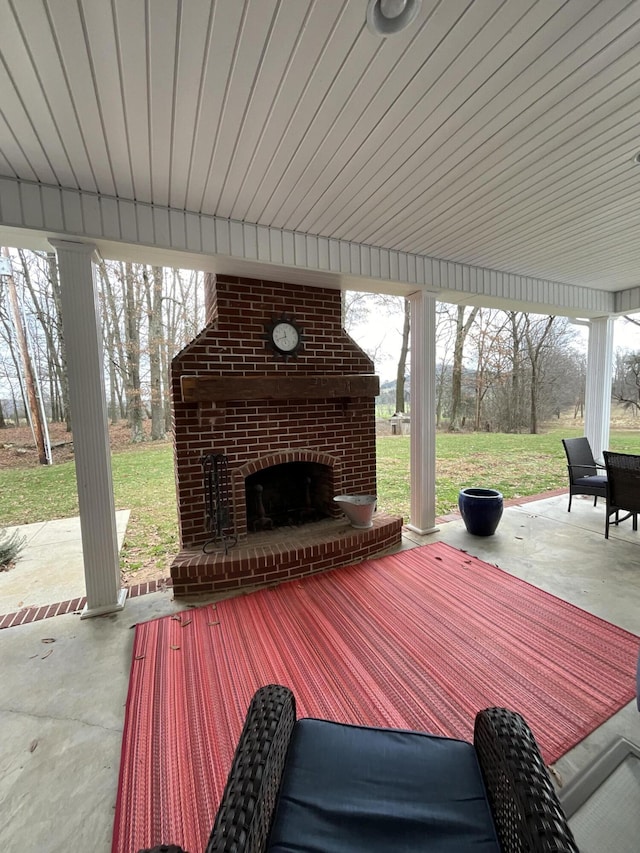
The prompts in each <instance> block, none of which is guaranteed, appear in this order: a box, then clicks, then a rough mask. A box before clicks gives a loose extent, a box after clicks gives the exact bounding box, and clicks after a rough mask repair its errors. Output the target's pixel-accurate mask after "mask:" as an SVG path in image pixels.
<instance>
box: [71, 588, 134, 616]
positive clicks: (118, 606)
mask: <svg viewBox="0 0 640 853" xmlns="http://www.w3.org/2000/svg"><path fill="white" fill-rule="evenodd" d="M128 591H129V590H127V589H125V588H124V587H123V588H122V589H121V590H120V592H119V593H118V600H117V602H116V603H115V604H104V605H102V607H89V605H88V604H85V606H84V607H83V608H82V613H81V614H80V618H81V619H92V618H93V617H94V616H105V615H106V614H107V613H117V612H118V611H119V610H124V603H125V601H126V599H127V593H128Z"/></svg>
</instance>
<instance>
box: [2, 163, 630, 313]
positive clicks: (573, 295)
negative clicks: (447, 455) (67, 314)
mask: <svg viewBox="0 0 640 853" xmlns="http://www.w3.org/2000/svg"><path fill="white" fill-rule="evenodd" d="M3 229H8V230H10V231H11V230H13V231H14V233H15V229H27V230H28V231H29V232H31V233H35V234H40V235H44V236H46V237H47V238H61V239H70V238H75V239H78V238H79V239H82V240H90V241H92V242H95V243H96V245H98V247H99V248H101V251H102V252H103V253H105V248H104V245H107V246H108V249H107V251H108V252H109V254H106V255H105V256H107V257H108V256H113V254H112V252H113V251H114V248H115V251H116V256H119V252H118V244H122V255H121V256H122V257H123V258H124V257H127V251H126V247H127V246H129V247H131V246H137V247H149V248H150V249H153V250H158V249H159V250H162V251H163V252H175V253H176V256H175V260H174V263H175V264H176V265H180V264H181V263H183V262H184V259H183V260H182V261H181V257H180V256H181V255H182V254H183V253H187V254H189V255H190V256H191V258H192V259H193V256H200V258H201V263H200V264H198V266H199V267H200V268H202V269H211V270H213V271H218V272H229V271H230V269H231V268H233V269H234V270H235V271H236V273H237V274H242V273H241V269H242V267H241V266H240V267H238V265H237V264H236V265H235V266H233V265H231V266H230V265H229V263H228V262H230V261H231V262H233V261H235V262H247V263H248V264H250V265H251V269H252V272H251V274H252V275H256V274H258V273H260V272H261V271H262V277H265V278H268V277H271V278H273V277H274V275H275V274H276V268H286V269H288V270H290V271H291V270H300V271H301V272H302V271H306V272H317V273H322V274H324V275H325V276H326V275H329V276H332V277H335V278H336V279H338V280H340V281H341V282H342V286H344V287H347V286H348V287H353V288H354V289H363V290H364V289H380V287H379V285H380V283H381V282H382V283H388V284H390V285H391V284H393V285H402V286H403V288H402V289H401V292H405V293H409V292H411V291H412V290H415V289H417V288H419V289H424V290H427V291H429V292H437V293H438V294H439V296H440V298H441V299H442V300H443V301H456V302H465V301H466V302H468V303H469V304H485V305H494V306H495V305H502V306H504V307H507V306H509V307H515V306H517V307H519V308H520V309H521V310H529V311H538V312H539V313H555V314H564V315H567V316H584V317H596V316H604V315H609V314H613V313H615V311H617V310H625V311H633V310H638V309H640V288H634V289H632V290H628V291H624V294H613V293H610V292H605V291H600V290H595V289H592V288H586V287H579V286H576V285H573V284H565V283H561V282H556V281H548V280H545V279H540V278H534V277H529V276H522V275H517V274H514V273H510V272H507V271H501V270H494V269H487V268H485V267H481V266H474V265H470V264H461V263H456V262H454V261H448V260H443V259H441V258H434V257H429V256H427V255H419V254H414V253H410V252H402V251H397V250H392V249H386V248H383V247H380V246H372V245H368V244H365V243H356V242H350V241H347V240H339V239H335V238H329V237H322V236H317V235H312V234H305V233H304V232H300V231H290V230H286V229H281V228H274V227H270V226H266V225H256V224H254V223H249V222H239V221H236V220H232V219H222V218H220V217H217V216H209V215H205V214H198V213H192V212H189V211H185V210H177V209H175V208H170V207H163V206H160V205H151V204H143V203H140V202H136V201H132V200H127V199H118V198H115V197H112V196H104V195H98V194H96V193H88V192H81V191H78V190H71V189H64V188H61V187H56V186H49V185H45V184H39V183H35V182H29V181H20V180H15V179H12V178H0V241H2V242H6V241H5V238H4V236H3ZM101 243H102V244H103V246H102V247H101ZM177 253H180V254H177ZM148 262H152V261H151V260H149V261H148ZM373 283H375V284H376V287H373V286H371V287H370V288H369V285H373ZM395 292H398V290H397V288H395ZM619 306H624V308H622V307H619Z"/></svg>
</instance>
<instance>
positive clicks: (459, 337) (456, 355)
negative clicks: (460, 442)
mask: <svg viewBox="0 0 640 853" xmlns="http://www.w3.org/2000/svg"><path fill="white" fill-rule="evenodd" d="M478 311H479V309H478V308H472V309H471V313H470V314H469V316H468V317H467V319H466V320H465V317H464V312H465V306H464V305H458V310H457V315H456V339H455V343H454V347H453V367H452V371H451V419H450V421H449V432H455V431H457V430H459V429H460V408H461V403H462V356H463V352H464V342H465V338H466V337H467V335H468V334H469V329H470V328H471V326H472V325H473V321H474V320H475V319H476V315H477V313H478Z"/></svg>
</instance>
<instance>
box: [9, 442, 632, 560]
mask: <svg viewBox="0 0 640 853" xmlns="http://www.w3.org/2000/svg"><path fill="white" fill-rule="evenodd" d="M581 434H582V432H581V430H579V429H575V430H567V429H566V428H562V429H558V430H550V431H548V432H546V433H545V434H544V435H506V434H500V433H477V434H476V433H441V434H439V435H438V436H437V439H436V512H437V514H438V515H443V514H445V513H447V512H450V511H451V510H452V509H454V508H455V507H456V506H457V501H458V491H459V490H460V489H461V488H464V487H467V486H486V487H489V488H493V489H499V490H500V491H501V492H502V493H503V494H504V496H505V498H515V497H524V496H527V495H536V494H540V493H542V492H545V491H547V490H549V489H557V488H564V487H566V485H567V473H566V462H565V456H564V451H563V449H562V444H561V442H560V439H561V438H567V437H572V436H578V435H581ZM409 441H410V439H409V436H387V437H383V438H379V439H378V508H379V509H380V510H381V511H382V512H387V513H391V514H394V515H402V516H403V517H404V519H405V521H408V520H409ZM610 447H611V449H612V450H619V451H623V452H627V453H640V430H615V431H612V432H611V438H610ZM113 482H114V493H115V502H116V509H130V510H131V516H130V519H129V526H128V528H127V536H126V541H125V546H124V548H123V551H122V566H123V568H124V569H127V570H128V571H133V572H135V570H136V569H137V568H139V567H140V566H148V565H149V564H151V563H156V564H157V566H158V569H159V570H163V569H166V568H168V565H169V562H170V560H171V557H172V556H173V555H174V554H175V553H176V552H177V550H178V531H177V517H176V505H175V503H176V493H175V483H174V477H173V450H172V446H171V444H170V443H169V442H163V443H161V444H155V443H151V442H146V443H143V444H140V445H133V446H131V447H130V448H127V450H125V451H122V452H119V453H114V455H113ZM77 514H78V496H77V489H76V481H75V465H74V463H73V462H67V463H63V464H59V465H53V466H51V467H30V468H8V469H7V468H5V469H3V471H2V490H1V500H0V527H1V526H11V525H15V524H30V523H32V522H35V521H47V520H49V519H53V518H67V517H70V516H74V515H77Z"/></svg>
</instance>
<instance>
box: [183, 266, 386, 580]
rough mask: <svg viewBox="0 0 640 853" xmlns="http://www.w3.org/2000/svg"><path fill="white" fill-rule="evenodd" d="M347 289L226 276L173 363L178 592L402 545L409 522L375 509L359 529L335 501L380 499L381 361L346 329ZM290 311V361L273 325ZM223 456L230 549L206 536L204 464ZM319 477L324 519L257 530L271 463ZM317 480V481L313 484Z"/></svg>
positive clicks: (339, 562) (284, 573)
mask: <svg viewBox="0 0 640 853" xmlns="http://www.w3.org/2000/svg"><path fill="white" fill-rule="evenodd" d="M341 311H342V307H341V299H340V292H339V291H337V290H331V289H328V288H316V287H304V286H300V285H291V284H284V283H278V282H271V281H257V280H253V279H246V278H236V277H230V276H218V277H217V281H216V286H215V295H214V299H213V300H212V302H211V303H210V308H209V314H210V316H209V318H208V323H207V326H206V327H205V329H204V330H203V331H202V332H200V334H199V335H198V336H197V337H196V338H195V339H194V340H193V341H191V343H189V344H187V346H186V347H185V348H184V349H183V350H182V351H181V352H180V353H178V355H177V356H176V357H175V358H174V359H173V362H172V365H171V392H172V402H173V437H174V453H175V477H176V490H177V503H178V523H179V531H180V547H181V551H180V553H179V554H178V555H177V556H176V558H175V559H174V560H173V563H172V566H171V577H172V580H173V589H174V594H175V595H177V596H184V595H191V594H197V593H203V592H221V591H225V590H234V589H238V588H241V587H245V586H254V585H258V584H266V583H271V582H275V581H280V580H286V579H289V578H295V577H301V576H304V575H307V574H311V573H313V572H317V571H320V570H322V569H327V568H330V567H335V566H344V565H348V564H350V563H354V562H357V561H359V560H362V559H364V558H366V557H370V556H373V555H375V554H378V553H381V552H382V551H384V550H386V549H387V548H389V547H391V546H393V545H396V544H398V543H399V542H400V539H401V528H402V519H401V518H396V517H393V516H385V515H382V514H376V515H375V516H374V524H373V527H372V528H369V529H364V530H363V529H356V528H353V527H351V526H350V524H349V523H348V522H347V520H346V519H345V518H344V516H342V514H341V513H340V510H339V508H338V506H337V505H336V504H335V503H334V502H333V501H332V500H331V498H332V497H333V495H337V494H344V493H348V494H375V493H376V447H375V409H374V397H375V395H376V394H377V388H378V380H377V377H375V376H374V375H373V364H372V362H371V360H370V359H369V358H368V357H367V356H366V355H365V353H364V352H363V351H362V350H361V349H360V348H359V347H358V346H357V345H356V344H355V343H354V341H353V340H352V339H351V338H350V337H349V336H348V335H347V334H346V332H344V331H343V329H342V325H341V319H342V318H341ZM282 315H286V316H287V317H289V318H292V319H293V320H294V321H295V323H296V324H297V325H298V326H299V327H300V328H301V330H302V341H303V346H302V349H301V350H300V351H299V352H298V354H297V357H295V358H288V359H284V358H283V357H282V356H280V355H277V354H276V353H275V352H274V351H273V349H271V348H270V347H269V345H268V343H267V340H266V328H267V326H268V325H269V323H272V322H273V321H274V320H275V319H277V318H280V317H282ZM205 454H223V455H224V456H225V457H226V459H227V462H228V468H229V483H230V510H231V515H230V519H229V525H230V528H233V530H232V531H231V530H230V532H233V534H234V537H237V544H235V545H234V546H233V547H230V548H228V550H227V553H226V554H225V549H224V547H223V546H222V544H220V543H218V542H213V543H210V544H209V545H207V548H206V550H207V553H205V552H204V551H203V545H205V543H207V542H208V540H210V539H211V533H210V531H209V530H208V529H207V524H206V509H205V488H204V475H203V466H202V457H203V456H204V455H205ZM285 463H304V464H307V465H309V466H311V467H310V470H311V471H316V470H322V471H324V472H325V473H324V474H323V486H322V491H323V506H322V508H323V512H322V513H321V514H322V515H323V516H324V517H322V518H320V519H319V520H314V521H313V522H311V523H305V524H296V526H282V527H277V528H275V529H273V530H260V531H258V532H253V531H251V530H249V529H248V521H247V505H246V495H245V479H246V478H247V477H249V476H250V475H252V474H256V473H257V472H261V471H265V470H266V469H268V468H269V469H271V470H273V469H272V468H271V466H276V465H283V464H285ZM309 479H311V478H309Z"/></svg>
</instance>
